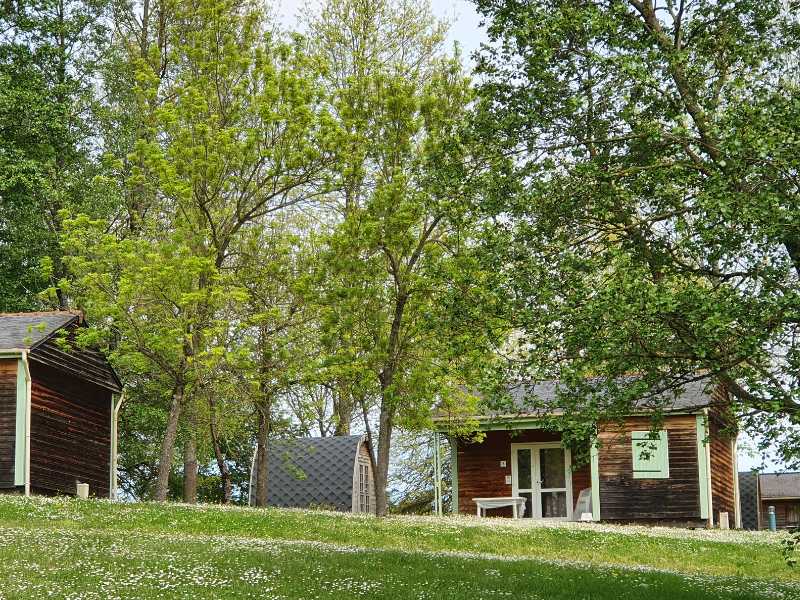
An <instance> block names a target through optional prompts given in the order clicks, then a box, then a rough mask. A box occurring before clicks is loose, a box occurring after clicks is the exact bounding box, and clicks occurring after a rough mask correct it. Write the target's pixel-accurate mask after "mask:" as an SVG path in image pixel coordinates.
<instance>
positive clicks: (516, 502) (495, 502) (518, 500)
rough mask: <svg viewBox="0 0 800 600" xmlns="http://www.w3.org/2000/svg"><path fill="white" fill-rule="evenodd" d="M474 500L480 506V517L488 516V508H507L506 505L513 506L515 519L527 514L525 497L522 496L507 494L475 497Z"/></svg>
mask: <svg viewBox="0 0 800 600" xmlns="http://www.w3.org/2000/svg"><path fill="white" fill-rule="evenodd" d="M472 501H473V502H474V503H475V504H476V505H477V506H478V516H479V517H485V516H486V509H489V508H505V507H506V506H510V507H511V510H512V512H513V513H514V518H515V519H519V518H520V517H522V516H523V515H524V514H525V498H522V497H520V496H507V497H504V498H473V499H472Z"/></svg>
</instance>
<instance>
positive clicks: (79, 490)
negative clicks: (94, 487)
mask: <svg viewBox="0 0 800 600" xmlns="http://www.w3.org/2000/svg"><path fill="white" fill-rule="evenodd" d="M75 495H76V496H78V498H81V499H82V500H86V499H87V498H88V497H89V484H88V483H76V484H75Z"/></svg>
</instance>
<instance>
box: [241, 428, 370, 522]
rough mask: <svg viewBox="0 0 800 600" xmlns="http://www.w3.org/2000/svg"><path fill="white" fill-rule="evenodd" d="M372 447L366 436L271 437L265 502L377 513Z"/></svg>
mask: <svg viewBox="0 0 800 600" xmlns="http://www.w3.org/2000/svg"><path fill="white" fill-rule="evenodd" d="M369 452H370V450H369V446H368V443H367V439H366V436H363V435H348V436H329V437H316V438H295V439H288V440H270V442H269V451H268V455H269V460H268V472H267V504H269V505H270V506H280V507H286V508H289V507H293V508H321V509H329V510H338V511H343V512H354V513H374V512H375V484H374V477H373V473H372V463H371V461H370V458H369ZM254 494H255V490H251V503H252V498H253V496H254Z"/></svg>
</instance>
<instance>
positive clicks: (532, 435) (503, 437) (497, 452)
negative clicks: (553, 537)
mask: <svg viewBox="0 0 800 600" xmlns="http://www.w3.org/2000/svg"><path fill="white" fill-rule="evenodd" d="M559 441H561V436H560V435H559V434H558V433H555V432H551V431H544V430H540V429H521V430H514V431H487V432H486V437H485V438H484V439H483V441H482V442H472V443H470V442H466V441H464V440H459V441H458V448H457V453H458V512H459V513H461V514H470V515H474V514H475V511H476V509H477V507H476V506H475V503H474V502H473V501H472V499H473V498H487V497H488V498H491V497H498V496H499V497H502V496H510V495H511V492H512V486H511V484H510V483H508V484H507V483H506V482H505V479H506V476H507V475H508V476H509V477H510V476H511V444H512V443H513V444H525V443H536V442H559ZM503 460H504V461H506V466H505V467H501V466H500V461H503ZM587 487H591V475H590V471H589V465H582V466H581V467H579V468H578V469H576V470H574V471H573V473H572V501H573V504H574V502H576V501H577V500H578V494H579V493H580V491H581V490H582V489H584V488H587ZM574 508H575V507H574V506H572V507H570V511H572V510H573V509H574ZM488 514H489V515H490V516H506V517H510V516H511V509H510V508H504V509H494V510H492V511H490V512H489V513H488Z"/></svg>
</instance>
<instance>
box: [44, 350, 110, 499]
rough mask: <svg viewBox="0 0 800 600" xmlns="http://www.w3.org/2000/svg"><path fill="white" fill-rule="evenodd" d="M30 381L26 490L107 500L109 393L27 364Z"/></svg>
mask: <svg viewBox="0 0 800 600" xmlns="http://www.w3.org/2000/svg"><path fill="white" fill-rule="evenodd" d="M31 376H32V380H33V383H32V390H31V487H32V488H33V490H34V491H35V492H38V493H59V492H60V493H68V494H74V493H75V483H76V481H80V482H81V483H88V484H89V493H90V494H91V495H92V496H97V497H108V492H109V489H108V488H109V467H110V460H111V457H110V452H111V392H110V391H109V390H106V389H104V388H101V387H99V386H96V385H93V384H91V383H88V382H86V381H81V380H80V379H78V378H76V377H75V376H73V375H71V374H69V373H66V372H64V371H61V370H56V369H54V368H52V367H50V366H47V365H43V364H39V363H37V362H33V361H32V362H31Z"/></svg>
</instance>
